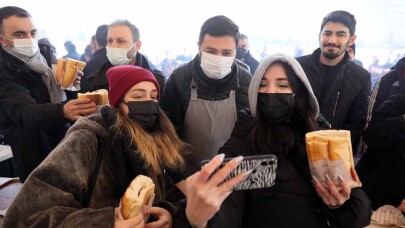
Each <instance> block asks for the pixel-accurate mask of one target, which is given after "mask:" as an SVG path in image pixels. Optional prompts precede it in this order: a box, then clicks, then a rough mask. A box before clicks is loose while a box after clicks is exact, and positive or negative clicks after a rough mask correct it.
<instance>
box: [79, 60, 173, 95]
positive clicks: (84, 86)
mask: <svg viewBox="0 0 405 228" xmlns="http://www.w3.org/2000/svg"><path fill="white" fill-rule="evenodd" d="M112 66H113V65H112V64H111V63H110V61H107V62H106V63H104V65H103V66H102V67H101V68H100V69H99V70H98V71H97V72H96V73H90V74H89V75H88V76H85V77H84V78H83V81H82V82H81V84H80V87H81V92H82V93H84V92H89V91H94V90H98V89H106V90H108V79H107V77H106V73H107V70H108V69H110V67H112ZM135 66H139V67H142V68H144V69H147V70H149V71H151V72H152V73H153V75H154V76H155V78H156V80H157V81H158V83H159V86H160V91H163V89H164V87H165V84H166V77H165V76H163V74H162V72H161V71H159V70H156V69H153V67H152V66H151V64H150V63H149V61H148V59H147V58H146V56H144V55H142V54H141V53H139V52H138V53H136V61H135Z"/></svg>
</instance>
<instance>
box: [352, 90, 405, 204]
mask: <svg viewBox="0 0 405 228" xmlns="http://www.w3.org/2000/svg"><path fill="white" fill-rule="evenodd" d="M404 115H405V94H397V95H393V96H391V97H389V98H388V99H387V100H386V101H385V102H384V103H383V104H381V105H380V107H379V108H378V109H377V110H376V112H375V113H374V114H373V118H372V119H371V122H370V124H369V125H368V127H367V129H366V131H365V133H364V140H365V142H366V143H367V151H366V153H365V154H364V156H363V157H362V159H361V160H360V161H359V163H358V164H357V166H356V169H357V172H358V174H359V177H360V180H361V181H362V183H363V187H362V188H363V189H364V191H365V192H366V194H367V195H368V196H369V198H370V200H371V203H372V206H373V209H374V210H375V209H377V208H378V207H381V206H383V205H386V204H389V205H393V206H395V207H397V206H399V204H400V203H401V201H402V200H403V199H404V198H405V175H404V173H405V119H404V117H405V116H404Z"/></svg>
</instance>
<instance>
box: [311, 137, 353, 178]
mask: <svg viewBox="0 0 405 228" xmlns="http://www.w3.org/2000/svg"><path fill="white" fill-rule="evenodd" d="M305 141H306V147H307V154H308V159H309V161H311V162H316V161H319V160H322V159H325V160H331V161H335V160H339V159H342V160H343V163H344V165H345V167H346V169H347V170H348V171H349V173H350V168H351V167H354V161H353V153H352V144H351V139H350V131H346V130H319V131H313V132H309V133H307V134H306V135H305Z"/></svg>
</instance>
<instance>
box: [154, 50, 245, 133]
mask: <svg viewBox="0 0 405 228" xmlns="http://www.w3.org/2000/svg"><path fill="white" fill-rule="evenodd" d="M193 77H194V78H195V79H196V81H197V86H198V98H199V99H203V100H224V99H227V98H228V97H229V92H230V90H235V91H236V95H235V96H236V98H235V99H236V109H237V110H240V109H242V108H247V107H249V102H248V88H249V83H250V80H251V78H252V76H251V75H250V73H249V72H247V71H246V70H245V69H243V68H242V67H241V66H240V65H239V64H234V65H233V66H232V72H231V73H230V74H229V75H227V76H226V77H225V78H223V79H220V80H215V79H211V78H209V77H207V76H206V75H205V74H204V72H203V71H202V69H201V66H200V58H199V55H196V57H195V58H194V59H193V60H192V61H190V62H189V63H187V64H185V65H182V66H180V67H179V68H177V69H176V70H174V72H173V73H172V75H171V76H170V78H169V79H168V80H167V84H166V88H165V90H164V91H163V94H162V97H161V99H160V106H161V108H162V109H163V110H165V112H166V114H167V115H168V116H169V118H170V120H171V121H172V122H173V124H174V125H175V127H176V129H177V131H178V133H179V135H180V136H181V137H183V134H182V132H183V121H184V118H185V116H186V112H187V108H188V105H189V102H190V94H191V88H190V87H191V79H192V78H193Z"/></svg>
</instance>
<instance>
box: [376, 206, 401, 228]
mask: <svg viewBox="0 0 405 228" xmlns="http://www.w3.org/2000/svg"><path fill="white" fill-rule="evenodd" d="M371 220H372V221H374V222H376V223H377V224H382V225H398V226H404V225H405V217H404V215H403V214H402V213H401V211H400V210H399V209H398V208H396V207H394V206H391V205H384V206H382V207H380V208H378V209H377V210H376V211H375V212H374V213H373V215H372V216H371Z"/></svg>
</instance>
